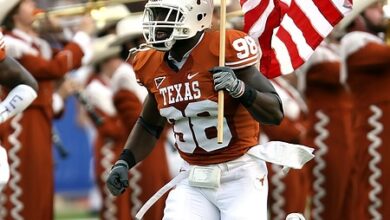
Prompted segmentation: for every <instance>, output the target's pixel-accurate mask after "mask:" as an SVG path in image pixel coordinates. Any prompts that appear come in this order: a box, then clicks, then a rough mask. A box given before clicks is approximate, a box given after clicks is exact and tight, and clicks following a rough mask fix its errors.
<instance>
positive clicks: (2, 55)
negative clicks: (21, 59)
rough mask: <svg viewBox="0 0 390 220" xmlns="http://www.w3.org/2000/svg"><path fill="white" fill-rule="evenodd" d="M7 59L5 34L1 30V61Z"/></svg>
mask: <svg viewBox="0 0 390 220" xmlns="http://www.w3.org/2000/svg"><path fill="white" fill-rule="evenodd" d="M4 59H5V43H4V39H3V34H2V33H1V32H0V61H3V60H4Z"/></svg>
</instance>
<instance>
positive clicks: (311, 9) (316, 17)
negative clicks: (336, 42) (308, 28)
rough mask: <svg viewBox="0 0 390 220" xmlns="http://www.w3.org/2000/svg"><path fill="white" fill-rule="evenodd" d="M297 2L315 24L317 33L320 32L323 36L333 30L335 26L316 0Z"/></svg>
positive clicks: (297, 0) (300, 0)
mask: <svg viewBox="0 0 390 220" xmlns="http://www.w3.org/2000/svg"><path fill="white" fill-rule="evenodd" d="M295 2H296V3H297V5H298V6H299V8H300V9H301V10H302V11H303V13H305V15H306V17H307V18H308V19H309V20H310V23H311V24H312V25H313V27H314V29H315V30H316V31H317V33H318V34H320V35H321V36H322V37H323V38H325V37H326V36H328V34H329V30H332V29H333V27H332V25H331V24H329V22H328V20H327V19H326V18H325V17H324V16H323V14H322V13H321V12H320V11H319V10H318V8H317V6H316V5H315V4H314V2H313V1H308V0H295Z"/></svg>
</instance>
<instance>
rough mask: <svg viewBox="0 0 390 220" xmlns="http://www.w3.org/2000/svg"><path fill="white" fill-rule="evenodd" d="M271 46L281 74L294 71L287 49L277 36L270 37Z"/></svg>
mask: <svg viewBox="0 0 390 220" xmlns="http://www.w3.org/2000/svg"><path fill="white" fill-rule="evenodd" d="M272 48H274V51H275V54H276V59H277V60H278V62H279V64H280V70H281V72H282V74H289V73H292V72H294V68H293V66H292V64H291V58H290V54H289V53H288V49H287V47H286V45H285V44H284V43H283V42H282V41H281V40H280V39H279V38H278V37H277V36H274V37H273V38H272Z"/></svg>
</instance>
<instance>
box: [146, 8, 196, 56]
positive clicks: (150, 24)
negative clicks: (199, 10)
mask: <svg viewBox="0 0 390 220" xmlns="http://www.w3.org/2000/svg"><path fill="white" fill-rule="evenodd" d="M183 19H184V17H183V12H182V11H180V9H179V8H177V7H176V8H175V7H161V6H159V7H148V8H145V13H144V21H143V34H144V37H145V39H146V42H147V43H148V44H150V45H151V46H152V47H154V48H156V49H157V50H162V51H168V50H170V49H171V48H172V46H173V44H175V42H176V40H177V39H180V38H178V37H177V36H178V33H186V32H188V31H186V29H187V27H185V26H184V24H183V22H182V21H183ZM175 36H176V37H175ZM183 37H184V38H182V39H187V38H189V37H185V35H184V36H183Z"/></svg>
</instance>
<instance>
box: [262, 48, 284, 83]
mask: <svg viewBox="0 0 390 220" xmlns="http://www.w3.org/2000/svg"><path fill="white" fill-rule="evenodd" d="M270 59H271V62H270V66H269V68H268V70H267V71H266V72H262V73H263V74H264V75H265V76H266V77H267V78H268V79H273V78H275V77H278V76H280V73H281V71H282V70H281V69H280V63H279V62H278V59H277V58H276V54H275V51H273V52H272V54H271V56H270Z"/></svg>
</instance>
